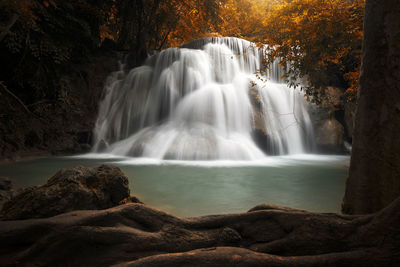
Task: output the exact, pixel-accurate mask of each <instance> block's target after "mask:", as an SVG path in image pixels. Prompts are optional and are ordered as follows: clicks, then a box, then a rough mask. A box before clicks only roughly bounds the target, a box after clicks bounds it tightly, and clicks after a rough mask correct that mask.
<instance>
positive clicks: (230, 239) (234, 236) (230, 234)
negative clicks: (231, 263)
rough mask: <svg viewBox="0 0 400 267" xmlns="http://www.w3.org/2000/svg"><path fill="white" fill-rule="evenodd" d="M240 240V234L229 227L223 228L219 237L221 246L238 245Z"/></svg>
mask: <svg viewBox="0 0 400 267" xmlns="http://www.w3.org/2000/svg"><path fill="white" fill-rule="evenodd" d="M241 240H242V237H241V236H240V234H239V233H238V232H237V231H236V230H234V229H232V228H229V227H225V228H224V229H223V230H222V232H221V234H220V236H219V241H220V242H221V243H222V244H232V243H238V242H240V241H241Z"/></svg>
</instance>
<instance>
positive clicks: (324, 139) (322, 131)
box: [315, 119, 345, 153]
mask: <svg viewBox="0 0 400 267" xmlns="http://www.w3.org/2000/svg"><path fill="white" fill-rule="evenodd" d="M315 142H316V144H317V148H318V151H319V152H324V153H343V152H344V151H345V149H344V146H343V143H344V128H343V126H342V125H341V124H340V123H339V122H338V121H337V120H335V119H329V120H325V121H323V123H322V124H321V125H319V126H318V127H317V128H316V129H315Z"/></svg>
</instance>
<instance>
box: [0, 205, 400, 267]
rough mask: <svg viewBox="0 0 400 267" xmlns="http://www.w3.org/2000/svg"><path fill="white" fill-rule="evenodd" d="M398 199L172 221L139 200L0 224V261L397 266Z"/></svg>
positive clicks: (268, 207)
mask: <svg viewBox="0 0 400 267" xmlns="http://www.w3.org/2000/svg"><path fill="white" fill-rule="evenodd" d="M399 218H400V198H399V199H397V200H396V201H395V202H394V203H392V204H391V205H390V206H389V207H387V208H386V209H384V210H382V211H381V212H379V213H376V214H373V215H360V216H349V215H347V216H346V215H339V214H322V213H310V212H305V211H301V210H296V209H290V208H283V207H278V206H273V205H260V206H257V207H256V208H254V209H252V210H251V211H249V212H247V213H242V214H226V215H215V216H204V217H197V218H177V217H174V216H172V215H169V214H167V213H164V212H162V211H159V210H156V209H153V208H150V207H147V206H145V205H143V204H137V203H130V204H126V205H120V206H117V207H114V208H111V209H107V210H99V211H87V210H85V211H74V212H70V213H66V214H62V215H59V216H55V217H52V218H45V219H30V220H19V221H0V240H1V242H0V263H1V264H0V265H2V266H17V265H18V266H110V265H114V264H120V265H121V266H146V267H147V266H174V267H175V266H223V267H226V266H324V267H328V266H399V265H398V263H399V262H400V220H399Z"/></svg>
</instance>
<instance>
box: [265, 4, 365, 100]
mask: <svg viewBox="0 0 400 267" xmlns="http://www.w3.org/2000/svg"><path fill="white" fill-rule="evenodd" d="M364 5H365V0H352V1H343V0H284V1H281V3H279V4H276V5H275V6H273V7H272V9H271V10H270V11H269V12H268V13H267V15H266V17H265V18H264V20H263V24H264V36H265V37H264V40H263V42H264V43H267V44H270V45H271V46H272V49H271V51H270V52H271V54H270V55H269V60H273V59H275V58H280V59H282V61H283V65H284V66H286V63H288V64H289V66H290V67H288V69H287V71H288V74H287V78H288V80H289V82H290V83H291V85H296V79H297V78H299V77H300V78H302V77H307V79H308V81H309V85H308V86H307V87H306V88H304V89H305V91H306V93H307V94H308V95H312V96H314V97H315V99H316V100H317V101H318V98H319V97H320V96H321V95H323V93H324V92H323V88H324V87H326V86H327V85H331V84H332V83H335V85H337V86H338V87H346V86H347V88H349V89H348V90H347V92H346V93H347V94H348V97H349V98H353V97H354V94H355V92H356V89H357V84H358V76H359V72H360V62H361V43H362V38H363V30H362V23H363V10H364Z"/></svg>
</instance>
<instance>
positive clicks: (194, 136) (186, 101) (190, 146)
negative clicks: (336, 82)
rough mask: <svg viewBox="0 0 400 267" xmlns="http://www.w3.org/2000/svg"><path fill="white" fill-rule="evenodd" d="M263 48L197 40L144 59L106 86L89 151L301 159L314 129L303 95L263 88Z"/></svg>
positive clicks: (272, 79) (276, 70) (271, 83)
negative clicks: (92, 147) (91, 146)
mask: <svg viewBox="0 0 400 267" xmlns="http://www.w3.org/2000/svg"><path fill="white" fill-rule="evenodd" d="M263 52H264V50H263V49H260V48H257V47H256V46H255V45H254V44H252V43H250V42H248V41H245V40H242V39H238V38H231V37H226V38H216V37H212V38H204V39H199V40H195V41H192V42H190V43H188V44H186V45H184V46H182V47H180V48H169V49H166V50H163V51H161V52H159V53H157V54H156V55H153V56H151V57H149V58H148V59H147V61H146V63H145V64H144V65H143V66H141V67H138V68H134V69H132V70H130V71H129V72H125V71H123V70H122V69H121V70H120V71H118V72H115V73H113V74H112V75H111V76H110V77H109V78H108V80H107V83H106V86H105V97H104V100H103V101H102V103H101V104H100V110H99V116H98V119H97V122H96V126H95V129H94V142H95V143H94V151H95V152H106V153H111V154H116V155H123V156H131V157H147V158H158V159H177V160H218V159H224V160H256V159H261V158H264V157H266V156H267V155H281V154H301V153H306V152H307V151H308V150H309V149H310V147H311V146H312V140H313V131H312V126H311V121H310V117H309V115H308V112H307V103H306V102H305V100H304V97H303V95H302V94H301V93H300V92H298V91H296V90H294V89H293V88H288V87H287V86H286V85H285V83H283V82H282V81H281V80H280V77H281V76H282V74H283V72H282V68H281V67H280V66H279V65H278V62H275V63H274V64H272V65H271V66H269V69H270V70H268V71H267V75H266V76H267V77H265V76H263V78H265V79H268V81H267V82H264V81H262V80H261V79H259V78H258V77H257V74H256V73H257V72H258V71H260V70H261V69H263V68H264V67H263V66H262V63H261V59H262V55H263V54H262V53H263Z"/></svg>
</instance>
